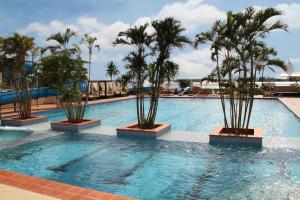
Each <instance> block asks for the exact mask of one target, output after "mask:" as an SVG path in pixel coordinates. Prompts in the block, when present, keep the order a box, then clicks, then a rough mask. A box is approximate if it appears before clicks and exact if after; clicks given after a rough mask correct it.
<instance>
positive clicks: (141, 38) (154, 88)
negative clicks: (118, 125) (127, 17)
mask: <svg viewBox="0 0 300 200" xmlns="http://www.w3.org/2000/svg"><path fill="white" fill-rule="evenodd" d="M148 26H149V25H148V24H144V25H141V26H134V27H132V28H130V29H128V30H127V31H125V32H120V33H119V37H118V38H117V39H116V40H115V42H114V44H115V45H129V46H131V47H132V49H133V50H132V51H131V52H129V54H128V55H127V56H126V57H125V58H124V59H123V60H124V61H125V62H126V66H125V67H126V68H127V69H128V74H129V76H130V77H131V82H132V83H133V84H134V86H135V88H136V91H137V92H136V96H137V98H136V100H137V102H136V106H137V118H138V124H139V127H140V128H152V127H153V126H154V122H155V119H156V113H157V107H158V99H159V95H160V94H159V93H160V87H161V85H162V84H163V82H164V81H165V80H168V81H170V80H171V79H173V78H174V77H175V76H176V74H177V73H178V65H176V64H175V63H173V62H171V61H170V56H171V51H172V50H173V49H175V48H179V49H180V48H182V47H184V46H185V45H186V44H190V40H189V39H188V38H187V37H185V36H184V35H182V33H183V32H184V30H185V29H184V28H183V27H182V25H181V23H180V21H178V20H175V19H174V18H171V17H169V18H165V19H163V20H155V21H153V22H152V23H151V26H152V28H153V30H154V32H153V33H152V34H148V32H147V31H146V29H147V28H148ZM146 80H148V81H149V83H150V84H151V96H150V107H149V110H148V112H147V113H146V112H145V106H144V82H145V81H146Z"/></svg>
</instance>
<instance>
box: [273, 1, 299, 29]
mask: <svg viewBox="0 0 300 200" xmlns="http://www.w3.org/2000/svg"><path fill="white" fill-rule="evenodd" d="M276 8H278V9H280V10H281V11H283V16H282V20H283V22H285V23H287V24H288V26H289V28H290V29H299V30H300V20H299V18H300V4H297V3H291V4H278V5H276Z"/></svg>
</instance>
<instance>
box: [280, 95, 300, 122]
mask: <svg viewBox="0 0 300 200" xmlns="http://www.w3.org/2000/svg"><path fill="white" fill-rule="evenodd" d="M278 99H279V101H280V102H281V103H283V104H284V105H285V106H286V107H287V108H288V109H289V110H290V111H291V112H293V113H294V114H295V115H296V116H297V117H298V118H300V98H292V97H291V98H287V97H282V98H278Z"/></svg>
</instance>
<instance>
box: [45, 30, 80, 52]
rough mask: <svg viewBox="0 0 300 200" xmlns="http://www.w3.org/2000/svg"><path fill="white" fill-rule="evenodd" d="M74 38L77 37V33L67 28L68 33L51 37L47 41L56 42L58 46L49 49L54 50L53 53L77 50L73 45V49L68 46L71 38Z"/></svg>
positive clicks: (51, 46)
mask: <svg viewBox="0 0 300 200" xmlns="http://www.w3.org/2000/svg"><path fill="white" fill-rule="evenodd" d="M74 36H76V32H75V31H72V30H71V29H69V28H67V29H66V31H65V32H64V33H61V32H59V33H56V34H53V35H50V36H49V37H48V38H47V41H51V40H52V41H55V42H56V43H57V45H50V46H49V47H48V49H50V50H52V51H57V50H60V51H67V50H71V49H72V50H75V49H76V48H75V47H76V46H74V45H73V48H70V47H68V44H69V42H70V40H71V38H73V37H74Z"/></svg>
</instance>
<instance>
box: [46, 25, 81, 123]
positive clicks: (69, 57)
mask: <svg viewBox="0 0 300 200" xmlns="http://www.w3.org/2000/svg"><path fill="white" fill-rule="evenodd" d="M75 35H76V33H75V32H73V31H72V30H70V29H67V30H66V31H65V32H64V33H57V34H54V35H51V36H50V37H49V38H48V40H53V41H55V42H56V43H57V45H55V46H49V47H48V48H47V50H50V54H49V55H47V56H44V57H43V58H42V59H41V70H42V76H43V82H44V84H45V85H48V86H51V87H54V88H56V89H57V91H58V92H59V102H60V104H61V106H62V108H63V110H64V111H65V113H66V115H67V118H68V121H69V122H71V123H79V122H82V121H83V117H84V112H85V107H86V104H87V98H86V101H83V93H82V92H81V90H80V87H79V86H80V83H81V82H82V81H84V80H87V70H86V68H84V64H85V63H86V62H85V61H83V60H82V58H81V56H80V52H81V51H80V48H79V46H78V45H77V44H72V45H69V42H70V40H71V38H72V37H74V36H75Z"/></svg>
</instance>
